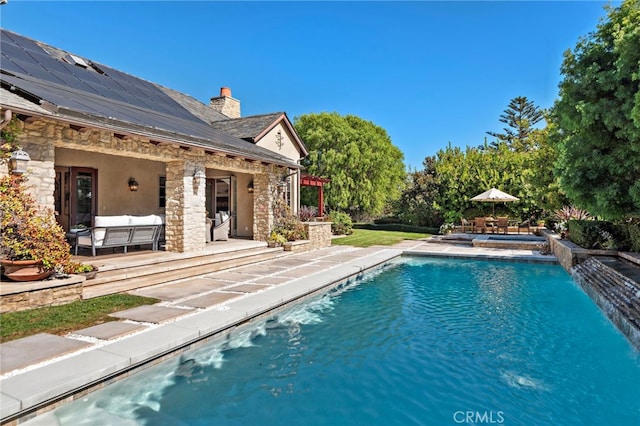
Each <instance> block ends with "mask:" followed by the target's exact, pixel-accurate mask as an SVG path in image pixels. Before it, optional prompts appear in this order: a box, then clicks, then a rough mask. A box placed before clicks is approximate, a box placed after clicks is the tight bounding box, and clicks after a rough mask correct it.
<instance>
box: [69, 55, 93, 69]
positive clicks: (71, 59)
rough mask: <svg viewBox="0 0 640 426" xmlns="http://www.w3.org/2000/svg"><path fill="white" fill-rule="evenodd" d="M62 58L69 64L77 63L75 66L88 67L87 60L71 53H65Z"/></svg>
mask: <svg viewBox="0 0 640 426" xmlns="http://www.w3.org/2000/svg"><path fill="white" fill-rule="evenodd" d="M64 60H65V61H67V62H69V63H70V64H73V65H77V66H79V67H82V68H89V64H88V63H87V61H85V60H84V59H82V58H81V57H79V56H76V55H72V54H71V53H69V54H68V55H66V56H65V57H64Z"/></svg>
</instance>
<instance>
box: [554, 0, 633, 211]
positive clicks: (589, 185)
mask: <svg viewBox="0 0 640 426" xmlns="http://www.w3.org/2000/svg"><path fill="white" fill-rule="evenodd" d="M561 71H562V75H563V80H562V81H561V83H560V98H559V99H558V100H557V101H556V103H555V105H554V108H553V113H554V119H555V120H556V121H557V125H558V132H557V135H558V139H557V150H558V153H559V155H558V159H557V162H556V174H557V175H558V176H559V179H560V186H561V188H562V189H563V190H564V191H565V192H566V194H567V196H568V197H569V198H570V199H571V200H572V201H573V202H574V203H576V204H577V205H579V206H580V207H582V208H586V209H587V210H589V211H590V212H591V213H592V214H597V215H601V216H603V217H605V218H609V219H619V218H623V217H629V216H638V215H640V0H626V1H624V2H623V3H622V4H620V5H619V6H618V7H615V8H611V7H610V8H608V16H607V18H606V19H604V20H603V21H601V22H600V24H599V25H598V26H597V29H596V30H595V31H594V32H592V33H590V34H589V35H588V36H586V37H584V38H581V39H580V40H579V42H578V43H577V45H576V47H575V48H574V49H573V51H571V50H568V51H567V52H565V55H564V61H563V64H562V68H561Z"/></svg>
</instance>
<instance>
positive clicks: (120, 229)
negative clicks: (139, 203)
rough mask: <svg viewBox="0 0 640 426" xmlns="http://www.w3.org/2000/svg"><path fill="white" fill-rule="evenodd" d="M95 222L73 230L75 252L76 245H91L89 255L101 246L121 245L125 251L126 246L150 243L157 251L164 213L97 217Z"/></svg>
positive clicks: (76, 252)
mask: <svg viewBox="0 0 640 426" xmlns="http://www.w3.org/2000/svg"><path fill="white" fill-rule="evenodd" d="M94 223H95V226H94V227H92V228H87V229H83V230H80V231H77V232H76V235H75V240H76V241H75V254H76V255H77V254H78V248H79V247H83V248H90V249H91V255H92V256H95V255H96V250H97V249H100V248H114V247H123V248H124V252H125V253H126V252H127V247H129V246H138V245H145V244H150V245H151V248H152V250H154V251H155V250H158V245H159V244H158V241H159V240H160V235H161V233H162V231H163V228H164V216H163V215H155V214H152V215H147V216H131V215H120V216H96V217H95V222H94Z"/></svg>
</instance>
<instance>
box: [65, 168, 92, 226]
mask: <svg viewBox="0 0 640 426" xmlns="http://www.w3.org/2000/svg"><path fill="white" fill-rule="evenodd" d="M97 177H98V171H97V170H96V169H90V168H85V167H56V183H55V185H56V187H55V191H54V199H55V207H56V212H57V219H58V223H60V225H62V227H63V228H64V229H65V230H69V228H70V227H72V226H74V225H80V224H82V225H86V226H93V218H94V217H95V215H96V206H97V205H98V203H97V187H98V182H97Z"/></svg>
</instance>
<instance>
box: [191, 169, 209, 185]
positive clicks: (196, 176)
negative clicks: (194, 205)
mask: <svg viewBox="0 0 640 426" xmlns="http://www.w3.org/2000/svg"><path fill="white" fill-rule="evenodd" d="M206 178H207V175H206V174H205V172H204V171H203V170H199V169H196V170H194V171H193V184H194V185H195V186H200V181H201V180H202V179H206Z"/></svg>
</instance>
